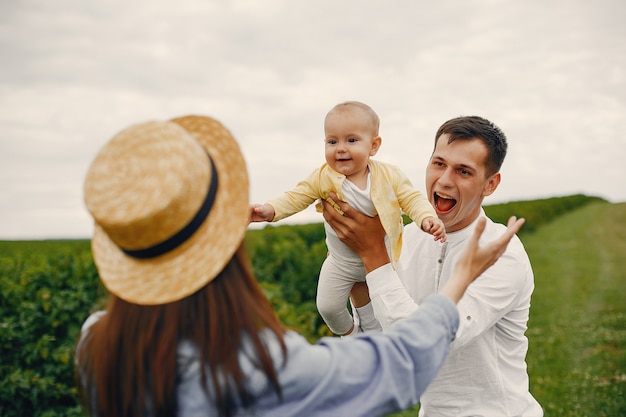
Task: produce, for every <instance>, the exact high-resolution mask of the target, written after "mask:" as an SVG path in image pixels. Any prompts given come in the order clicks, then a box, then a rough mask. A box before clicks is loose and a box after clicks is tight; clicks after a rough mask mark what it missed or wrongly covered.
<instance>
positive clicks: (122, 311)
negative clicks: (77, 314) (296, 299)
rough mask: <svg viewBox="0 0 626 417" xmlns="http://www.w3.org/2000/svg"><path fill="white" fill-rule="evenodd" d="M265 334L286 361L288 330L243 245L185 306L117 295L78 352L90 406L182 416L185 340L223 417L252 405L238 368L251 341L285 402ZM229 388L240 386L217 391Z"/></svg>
mask: <svg viewBox="0 0 626 417" xmlns="http://www.w3.org/2000/svg"><path fill="white" fill-rule="evenodd" d="M263 329H267V330H269V331H270V332H272V333H274V334H275V335H276V338H277V339H278V340H279V341H280V344H281V347H282V352H283V358H285V356H286V347H285V343H284V339H283V335H284V328H283V327H282V325H281V324H280V322H279V321H278V319H277V317H276V315H275V313H274V311H273V309H272V307H271V305H270V303H269V301H268V300H267V298H266V297H265V295H264V294H263V292H262V291H261V288H260V286H259V285H258V283H257V281H256V280H255V278H254V276H253V275H252V272H251V270H250V266H249V261H248V258H247V256H246V254H245V251H244V249H243V245H242V246H240V248H239V249H238V251H237V252H236V253H235V255H234V256H233V257H232V259H231V260H230V262H229V263H228V264H227V265H226V267H225V268H224V270H223V271H222V272H221V273H220V274H219V275H218V276H217V277H216V278H215V279H214V280H213V281H212V282H210V283H209V284H207V285H206V286H205V287H203V288H202V289H201V290H199V291H198V292H196V293H195V294H192V295H190V296H188V297H186V298H184V299H182V300H179V301H176V302H173V303H169V304H163V305H155V306H142V305H137V304H131V303H128V302H126V301H124V300H122V299H120V298H119V297H116V296H114V295H111V298H110V300H109V304H108V307H107V310H106V314H104V315H103V316H102V317H101V318H100V319H99V320H98V321H97V322H96V323H95V324H93V325H92V326H91V327H90V328H89V330H88V331H87V334H86V335H84V339H83V340H82V342H81V344H80V346H79V348H78V351H77V364H78V365H77V372H76V379H77V383H78V387H79V392H80V394H81V399H82V402H83V405H84V407H85V408H86V409H87V410H88V411H89V412H90V413H91V414H92V415H93V416H94V417H96V416H98V417H100V416H116V417H131V416H132V417H136V416H142V415H143V414H144V412H145V410H146V409H149V410H150V411H151V414H152V415H153V416H155V417H161V416H163V417H165V416H176V411H177V406H178V404H177V398H176V384H177V369H176V366H177V363H176V352H177V346H178V344H179V343H180V342H181V341H183V340H187V341H190V342H192V343H193V344H194V345H195V346H196V347H197V349H198V352H199V358H198V359H199V361H200V363H206V364H208V365H209V366H207V367H204V366H201V367H200V369H201V372H202V375H201V381H202V384H203V388H204V391H205V393H206V395H207V396H209V390H208V388H207V384H206V381H207V378H210V381H211V386H212V387H213V389H214V393H215V394H214V395H215V398H210V400H211V402H213V403H214V404H216V406H217V409H218V410H220V414H221V415H223V416H230V415H232V414H233V410H232V409H231V408H232V407H233V404H235V403H238V404H243V405H244V406H245V405H251V404H252V398H251V397H250V393H249V392H248V390H247V389H246V386H245V384H244V378H245V375H243V373H242V370H241V367H240V365H239V361H238V355H239V354H240V353H241V349H242V344H243V340H244V338H249V339H250V342H251V343H252V347H253V349H254V351H255V352H256V354H257V358H256V360H255V361H253V362H254V363H255V364H257V366H258V367H259V369H260V370H262V372H264V373H265V374H266V375H267V377H268V380H269V381H270V382H271V383H272V385H273V387H274V389H275V391H276V393H277V394H278V395H279V396H280V395H281V389H280V386H279V384H278V378H277V375H276V372H275V369H274V363H273V362H272V358H271V356H270V353H269V351H268V348H267V347H266V344H265V343H264V341H263V340H262V339H261V337H260V334H259V333H260V331H261V330H263ZM207 368H208V369H209V370H210V371H209V372H208V373H209V374H210V375H206V373H207V371H206V369H207ZM223 380H225V381H231V382H233V383H231V384H224V383H218V381H223Z"/></svg>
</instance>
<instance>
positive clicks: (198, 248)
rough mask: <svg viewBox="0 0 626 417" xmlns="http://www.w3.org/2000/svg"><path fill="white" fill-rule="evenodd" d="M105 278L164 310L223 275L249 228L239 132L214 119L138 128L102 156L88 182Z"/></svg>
mask: <svg viewBox="0 0 626 417" xmlns="http://www.w3.org/2000/svg"><path fill="white" fill-rule="evenodd" d="M84 191H85V203H86V206H87V209H88V210H89V212H90V213H91V215H92V216H93V218H94V220H95V231H94V236H93V239H92V242H91V246H92V252H93V257H94V260H95V263H96V266H97V267H98V271H99V274H100V279H101V280H102V282H103V283H104V285H105V286H106V287H107V289H108V290H109V291H110V292H111V293H113V294H115V295H117V296H118V297H120V298H122V299H124V300H126V301H129V302H131V303H135V304H142V305H154V304H165V303H169V302H173V301H176V300H180V299H181V298H184V297H186V296H188V295H191V294H193V293H194V292H196V291H197V290H199V289H200V288H202V287H203V286H204V285H206V284H207V283H208V282H210V281H211V280H213V279H214V278H215V276H216V275H217V274H219V273H220V272H221V271H222V269H223V268H224V266H225V265H226V263H227V262H228V261H229V260H230V259H231V257H232V255H233V254H234V253H235V251H236V250H237V248H238V247H239V245H240V244H241V242H242V240H243V237H244V234H245V231H246V229H247V226H248V217H249V205H248V174H247V170H246V165H245V161H244V159H243V156H242V154H241V151H240V150H239V146H238V145H237V142H235V139H234V138H233V137H232V135H231V134H230V132H229V131H228V130H227V129H226V128H225V127H224V126H223V125H222V124H220V123H219V122H218V121H216V120H213V119H211V118H209V117H202V116H187V117H182V118H178V119H173V120H171V121H168V122H148V123H143V124H138V125H135V126H131V127H130V128H128V129H126V130H124V131H122V132H120V133H119V134H117V135H116V136H115V137H113V139H111V140H110V141H109V142H108V143H107V144H106V145H105V146H104V148H103V149H102V150H101V151H100V152H99V153H98V155H97V156H96V158H95V160H94V161H93V163H92V165H91V167H90V168H89V171H88V173H87V177H86V180H85V187H84Z"/></svg>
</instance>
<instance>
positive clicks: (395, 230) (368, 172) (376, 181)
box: [250, 101, 445, 336]
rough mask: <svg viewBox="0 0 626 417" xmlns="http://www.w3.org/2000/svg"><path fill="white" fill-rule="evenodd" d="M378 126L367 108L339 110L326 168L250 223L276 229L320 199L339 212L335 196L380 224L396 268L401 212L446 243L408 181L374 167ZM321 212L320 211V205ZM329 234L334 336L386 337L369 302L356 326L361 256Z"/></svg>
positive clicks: (320, 291)
mask: <svg viewBox="0 0 626 417" xmlns="http://www.w3.org/2000/svg"><path fill="white" fill-rule="evenodd" d="M379 125H380V121H379V118H378V115H377V114H376V112H374V110H372V108H371V107H370V106H368V105H366V104H364V103H361V102H358V101H348V102H344V103H340V104H338V105H336V106H335V107H333V108H332V109H331V110H330V111H329V112H328V113H327V114H326V118H325V120H324V133H325V137H326V139H325V143H326V144H325V149H326V151H325V156H326V163H325V164H323V165H322V166H321V167H320V168H318V169H316V170H315V171H313V173H312V174H311V175H309V177H308V178H307V179H305V180H304V181H301V182H300V183H298V184H297V186H296V188H294V189H293V190H291V191H287V192H286V193H284V194H283V195H281V196H279V197H278V198H276V199H273V200H270V201H268V202H267V203H265V204H252V205H251V206H250V221H252V222H263V221H266V222H276V221H278V220H282V219H284V218H286V217H288V216H291V215H293V214H295V213H298V212H300V211H302V210H304V209H306V208H307V207H308V206H309V205H311V204H312V203H313V202H314V201H316V200H318V199H325V200H327V201H330V202H331V203H333V204H334V202H333V201H332V199H331V198H330V197H329V193H330V192H335V193H336V194H337V196H338V197H339V199H341V200H342V201H345V202H347V203H349V204H350V206H352V207H354V208H355V209H357V210H359V211H361V212H362V213H364V214H366V215H368V216H372V217H373V216H376V215H378V216H379V217H380V221H381V224H382V225H383V228H384V229H385V233H386V234H387V247H388V250H389V253H390V256H389V257H390V259H391V263H392V265H394V266H395V264H396V262H397V260H398V258H399V256H400V249H401V247H402V229H403V223H402V212H404V213H406V214H407V215H408V216H409V217H411V219H413V221H414V222H415V223H417V224H419V225H420V226H421V228H422V230H423V231H425V232H427V233H430V234H432V235H433V236H434V239H435V240H440V241H441V242H444V241H445V228H444V225H443V222H442V221H441V220H439V218H438V217H437V215H436V214H435V211H434V209H433V207H432V206H431V205H430V203H429V202H428V200H427V199H426V197H424V196H423V195H422V194H421V193H420V192H419V191H417V190H415V189H413V187H412V185H411V183H410V181H409V180H408V178H407V177H406V175H404V174H403V173H402V172H401V171H400V170H398V169H397V168H396V167H394V166H391V165H388V164H384V163H381V162H378V161H375V160H372V159H371V157H372V156H374V155H376V152H378V149H379V148H380V145H381V142H382V139H381V137H380V136H379V134H378V130H379ZM334 206H335V207H336V209H337V210H339V211H340V209H339V208H338V207H337V206H336V205H334ZM317 208H318V210H321V204H319V203H318V206H317ZM324 227H325V230H326V245H327V247H328V257H327V258H326V260H325V261H324V264H323V265H322V268H321V270H320V276H319V282H318V288H317V299H316V303H317V309H318V311H319V313H320V315H321V316H322V318H323V319H324V321H325V322H326V324H327V325H328V327H329V328H330V330H332V331H333V332H334V333H335V334H338V335H342V336H347V335H350V334H356V333H358V332H359V331H360V330H363V331H369V330H378V329H380V324H379V323H378V321H377V320H376V317H375V316H374V312H373V308H372V306H371V303H370V302H369V298H368V299H366V300H365V302H364V303H362V304H364V305H363V306H361V307H357V308H356V310H357V313H358V314H357V316H358V319H359V320H358V321H359V322H360V329H359V327H356V326H354V320H353V318H352V316H351V315H350V312H349V311H348V308H347V301H348V298H349V297H350V290H351V289H352V286H353V285H354V283H355V282H364V281H365V270H364V268H363V264H362V263H361V260H360V259H359V257H358V255H356V254H355V253H354V252H352V251H351V250H350V249H348V247H347V246H345V245H344V244H343V243H342V242H341V241H340V240H339V239H338V238H337V235H336V234H335V232H334V230H333V229H332V228H331V227H330V226H329V225H328V224H327V223H326V222H324Z"/></svg>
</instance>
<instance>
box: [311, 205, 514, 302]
mask: <svg viewBox="0 0 626 417" xmlns="http://www.w3.org/2000/svg"><path fill="white" fill-rule="evenodd" d="M335 197H336V196H335V195H333V194H332V193H331V198H333V200H335V202H336V203H337V204H338V205H339V207H340V208H341V210H342V211H343V212H344V214H343V215H341V214H339V213H338V212H337V211H336V210H335V209H334V208H333V207H332V206H331V205H330V203H328V202H326V201H324V202H323V204H324V218H325V219H326V221H327V222H328V223H329V224H330V225H331V227H332V228H333V229H334V230H335V232H336V233H337V237H338V238H339V239H340V240H341V241H342V242H343V243H345V244H346V245H347V246H348V247H349V248H350V249H352V250H353V251H354V252H355V253H356V254H357V255H359V257H361V260H362V261H363V265H364V266H365V271H366V273H368V274H370V273H372V272H373V271H374V270H376V269H378V268H380V267H382V266H384V265H386V264H388V263H389V256H388V255H387V250H386V248H385V241H384V237H385V231H384V230H383V228H382V225H381V224H380V221H379V220H378V218H377V217H373V218H370V217H368V216H366V215H364V214H362V213H359V212H358V211H356V210H354V209H353V208H352V207H350V205H349V204H347V203H344V202H341V201H338V200H336V199H335ZM485 224H486V220H485V219H484V218H483V219H479V221H478V223H477V225H476V229H475V230H474V234H473V235H472V238H471V239H470V240H469V242H468V245H467V248H466V249H465V250H464V252H463V255H462V256H461V258H460V259H459V262H458V264H457V265H456V267H455V269H454V272H453V274H452V276H451V278H450V279H449V280H448V281H447V282H446V284H445V285H444V286H443V288H442V289H441V290H440V293H441V294H443V295H446V296H447V297H449V298H450V299H451V300H452V301H454V302H455V303H457V302H458V301H459V300H460V299H461V297H462V296H463V294H464V293H465V290H466V289H467V286H468V285H469V284H470V283H471V282H472V281H474V279H476V277H478V276H479V275H480V274H481V273H483V272H484V271H485V270H487V268H489V267H490V266H491V265H493V264H494V263H495V262H496V260H497V259H498V258H499V257H500V256H501V255H502V254H503V253H504V251H505V250H506V248H507V245H508V243H509V241H510V240H511V239H512V238H513V236H515V234H516V233H517V232H518V231H519V229H520V228H521V227H522V225H523V224H524V219H517V218H516V217H511V218H510V219H509V222H508V224H507V228H506V230H505V232H504V233H503V234H502V235H500V236H499V237H498V238H497V239H495V240H493V241H491V242H489V243H488V244H486V245H484V246H482V247H479V245H478V239H479V238H480V235H481V234H482V233H483V231H484V230H485ZM394 275H395V274H394ZM503 279H506V278H503Z"/></svg>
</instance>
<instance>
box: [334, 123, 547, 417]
mask: <svg viewBox="0 0 626 417" xmlns="http://www.w3.org/2000/svg"><path fill="white" fill-rule="evenodd" d="M506 149H507V142H506V137H505V135H504V134H503V133H502V131H501V130H500V129H499V128H498V127H497V126H495V125H494V124H493V123H491V122H489V121H488V120H485V119H483V118H481V117H476V116H471V117H458V118H455V119H452V120H449V121H447V122H446V123H444V124H443V125H442V126H441V127H440V128H439V130H438V131H437V134H436V135H435V147H434V151H433V154H432V156H431V158H430V161H429V164H428V167H427V169H426V190H427V195H428V198H429V201H430V202H431V204H432V205H433V207H434V208H435V211H436V213H437V215H438V217H439V218H440V219H441V220H442V221H443V222H444V225H445V227H446V233H447V241H446V243H444V244H441V243H439V242H436V241H434V240H433V238H432V236H430V235H428V234H426V233H423V232H422V231H421V230H419V228H417V227H416V226H415V225H413V224H410V225H407V226H406V227H405V230H404V235H403V248H402V253H401V255H400V260H399V262H398V267H397V270H396V271H394V270H393V268H392V267H391V265H390V263H389V257H388V255H387V252H386V250H385V244H384V240H383V237H382V236H383V235H382V232H381V229H382V228H381V227H380V222H379V221H378V219H377V218H375V217H374V218H368V217H366V216H364V215H361V214H360V213H357V212H356V210H353V209H352V208H351V207H349V206H348V205H347V204H345V203H343V202H338V204H339V206H340V207H341V209H342V210H343V211H344V216H341V215H340V214H339V213H338V212H337V211H336V210H334V209H333V208H332V207H331V206H330V204H328V203H326V204H325V206H324V217H325V219H326V220H327V221H328V222H329V224H330V225H331V226H332V227H333V228H334V229H335V231H336V232H337V235H338V236H339V238H340V239H341V240H342V241H343V242H344V243H346V244H347V245H348V246H349V247H350V248H351V249H352V250H354V251H355V252H356V253H357V254H359V256H360V257H361V259H362V260H363V264H364V266H365V269H366V272H367V285H368V287H369V293H370V297H371V299H372V303H373V306H374V310H375V312H376V316H377V318H378V319H379V321H380V322H381V325H382V326H383V328H388V327H389V326H391V325H393V323H394V322H395V321H396V320H398V319H400V318H403V317H406V316H407V315H408V314H409V313H410V312H411V311H413V310H415V309H416V308H417V305H418V304H419V303H421V302H422V300H423V299H424V298H425V297H426V296H428V295H429V294H432V293H436V292H438V291H439V289H440V288H441V286H442V285H444V283H445V282H446V281H447V280H448V279H449V277H450V273H451V271H452V269H453V268H454V265H455V264H456V262H457V259H458V256H459V253H460V252H461V250H462V249H463V247H464V246H465V244H466V243H467V240H468V239H469V238H470V236H471V235H472V233H473V230H474V229H475V227H476V223H477V221H478V219H479V218H481V217H486V216H485V213H484V211H483V209H482V207H481V205H482V202H483V199H484V198H485V197H486V196H488V195H491V194H492V193H493V192H494V191H495V190H496V188H497V187H498V185H499V184H500V172H499V171H500V167H501V165H502V162H503V160H504V157H505V155H506ZM504 230H505V227H504V226H503V225H499V224H495V223H493V222H492V221H491V220H490V219H487V226H486V230H485V232H484V235H483V237H482V239H486V240H491V239H493V238H494V237H495V236H499V235H500V234H502V233H503V232H504ZM533 289H534V282H533V273H532V269H531V266H530V262H529V260H528V256H527V254H526V252H525V250H524V247H523V245H522V243H521V242H520V241H519V239H518V238H517V237H514V238H513V240H511V242H510V243H509V245H508V247H507V250H506V252H505V254H504V255H503V256H502V257H501V258H500V259H499V260H498V261H497V263H496V264H494V265H493V266H492V267H491V268H489V269H488V270H487V271H485V272H484V273H483V274H482V275H481V276H480V277H479V278H478V279H477V280H476V282H475V283H474V285H473V286H472V287H470V288H469V289H468V291H467V292H466V294H465V295H464V296H463V298H462V299H461V300H460V302H459V303H458V309H459V314H460V319H461V324H460V326H459V329H458V331H457V334H456V339H455V341H454V342H453V343H452V345H451V351H450V354H449V356H448V358H447V359H446V362H445V364H444V366H443V368H442V369H441V371H440V373H439V374H438V376H437V378H436V379H435V380H434V381H433V382H432V383H431V385H430V386H429V387H428V389H427V390H426V392H425V393H424V394H423V395H422V398H421V409H420V415H421V416H455V417H458V416H499V417H500V416H523V417H531V416H532V417H534V416H542V415H543V411H542V409H541V406H540V405H539V403H538V402H537V401H536V400H535V399H534V398H533V396H532V395H531V394H530V392H529V389H528V373H527V370H526V353H527V350H528V340H527V338H526V336H525V335H524V332H525V331H526V328H527V322H528V316H529V309H530V298H531V294H532V291H533ZM361 290H362V288H361ZM356 294H358V289H357V290H355V295H356ZM355 301H357V300H355ZM356 304H357V305H358V302H357V303H356Z"/></svg>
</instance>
